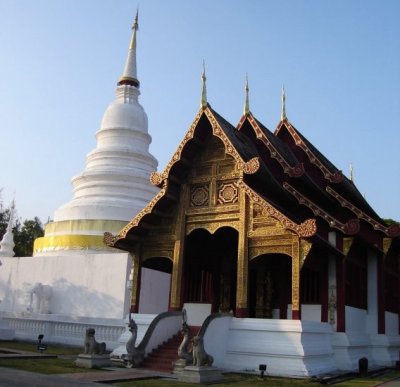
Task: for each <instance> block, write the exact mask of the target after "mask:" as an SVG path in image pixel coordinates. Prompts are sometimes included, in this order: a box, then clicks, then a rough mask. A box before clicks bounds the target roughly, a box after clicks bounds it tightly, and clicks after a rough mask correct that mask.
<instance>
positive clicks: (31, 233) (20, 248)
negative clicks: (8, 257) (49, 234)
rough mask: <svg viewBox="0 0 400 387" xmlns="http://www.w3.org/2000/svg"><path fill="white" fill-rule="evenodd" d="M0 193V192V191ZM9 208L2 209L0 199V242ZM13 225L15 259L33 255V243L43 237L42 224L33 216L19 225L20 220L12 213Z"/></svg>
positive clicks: (6, 222)
mask: <svg viewBox="0 0 400 387" xmlns="http://www.w3.org/2000/svg"><path fill="white" fill-rule="evenodd" d="M0 192H1V191H0ZM10 213H11V211H10V208H4V207H3V203H2V201H1V197H0V241H1V239H2V238H3V235H4V234H5V232H6V230H7V226H8V221H9V219H10ZM14 216H15V218H14V219H15V220H14V225H13V234H14V243H15V247H14V252H15V255H16V256H17V257H28V256H31V255H32V253H33V242H34V241H35V239H36V238H39V237H41V236H43V235H44V231H43V226H42V222H41V221H40V219H39V218H38V217H37V216H35V217H34V218H33V219H26V220H24V222H23V223H22V225H21V221H20V219H18V217H17V216H16V213H14Z"/></svg>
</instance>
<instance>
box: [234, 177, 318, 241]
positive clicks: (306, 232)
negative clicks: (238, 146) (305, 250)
mask: <svg viewBox="0 0 400 387" xmlns="http://www.w3.org/2000/svg"><path fill="white" fill-rule="evenodd" d="M239 187H241V188H242V189H243V190H244V192H246V194H247V195H248V196H249V198H250V199H251V200H252V201H253V202H255V203H257V204H259V205H261V206H262V207H263V208H264V209H265V210H266V211H267V213H268V215H269V216H271V217H272V218H274V219H276V220H278V221H279V222H280V223H282V225H283V226H284V227H285V228H286V229H288V230H291V231H293V232H294V233H296V234H297V235H298V236H299V237H303V238H307V237H311V236H313V235H315V234H316V232H317V221H316V219H307V220H305V221H304V222H303V223H301V224H297V223H295V222H293V221H292V220H290V219H289V218H288V217H287V216H286V215H284V214H282V213H281V212H280V211H278V210H277V209H276V208H274V207H273V206H272V205H271V204H269V203H268V202H267V201H266V200H265V199H263V198H262V197H261V196H260V195H259V194H257V193H256V192H255V191H253V190H252V189H251V188H250V187H249V186H248V185H247V184H246V183H244V182H243V180H241V181H240V182H239Z"/></svg>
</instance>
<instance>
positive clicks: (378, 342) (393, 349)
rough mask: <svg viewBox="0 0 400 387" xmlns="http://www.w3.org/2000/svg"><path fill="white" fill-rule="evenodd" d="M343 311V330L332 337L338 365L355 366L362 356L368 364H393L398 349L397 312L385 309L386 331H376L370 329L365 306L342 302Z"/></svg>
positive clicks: (356, 366) (396, 358) (399, 345)
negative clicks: (344, 319)
mask: <svg viewBox="0 0 400 387" xmlns="http://www.w3.org/2000/svg"><path fill="white" fill-rule="evenodd" d="M345 311H346V332H336V333H334V334H333V338H332V345H333V350H334V358H335V362H336V364H337V366H338V368H339V369H341V370H347V371H351V370H357V369H358V361H359V359H361V358H362V357H366V358H367V359H368V365H369V367H392V366H394V365H395V363H396V361H397V360H399V351H400V336H399V334H398V325H397V324H398V316H397V315H395V314H393V313H389V312H386V313H385V320H386V324H385V325H386V334H378V333H377V332H370V328H371V324H370V321H369V320H370V316H369V315H368V312H367V311H366V310H363V309H358V308H353V307H350V306H346V309H345ZM375 325H376V326H377V324H375ZM396 325H397V327H396ZM376 329H377V328H376Z"/></svg>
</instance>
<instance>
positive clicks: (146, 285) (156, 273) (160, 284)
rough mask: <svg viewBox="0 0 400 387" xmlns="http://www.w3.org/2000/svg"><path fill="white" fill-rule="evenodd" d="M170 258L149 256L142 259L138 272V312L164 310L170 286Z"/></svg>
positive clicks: (152, 312) (166, 306) (165, 309)
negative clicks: (139, 271)
mask: <svg viewBox="0 0 400 387" xmlns="http://www.w3.org/2000/svg"><path fill="white" fill-rule="evenodd" d="M171 273H172V260H171V259H169V258H168V257H151V258H147V259H146V260H144V262H143V263H142V267H141V273H140V293H139V313H149V314H158V313H161V312H166V311H167V310H168V304H169V293H170V287H171Z"/></svg>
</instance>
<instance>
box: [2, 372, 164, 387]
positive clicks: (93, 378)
mask: <svg viewBox="0 0 400 387" xmlns="http://www.w3.org/2000/svg"><path fill="white" fill-rule="evenodd" d="M171 376H172V375H170V374H163V373H157V372H153V371H147V370H138V369H131V370H127V369H119V368H116V369H114V370H112V371H97V372H91V371H89V372H79V373H75V374H61V375H60V374H59V375H43V374H37V373H34V372H27V371H20V370H16V369H12V368H6V367H0V386H1V387H55V386H57V387H70V386H88V387H90V386H93V387H95V386H103V387H104V384H100V383H101V382H105V383H112V382H117V381H126V380H143V379H154V378H158V377H163V378H164V377H171Z"/></svg>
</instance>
